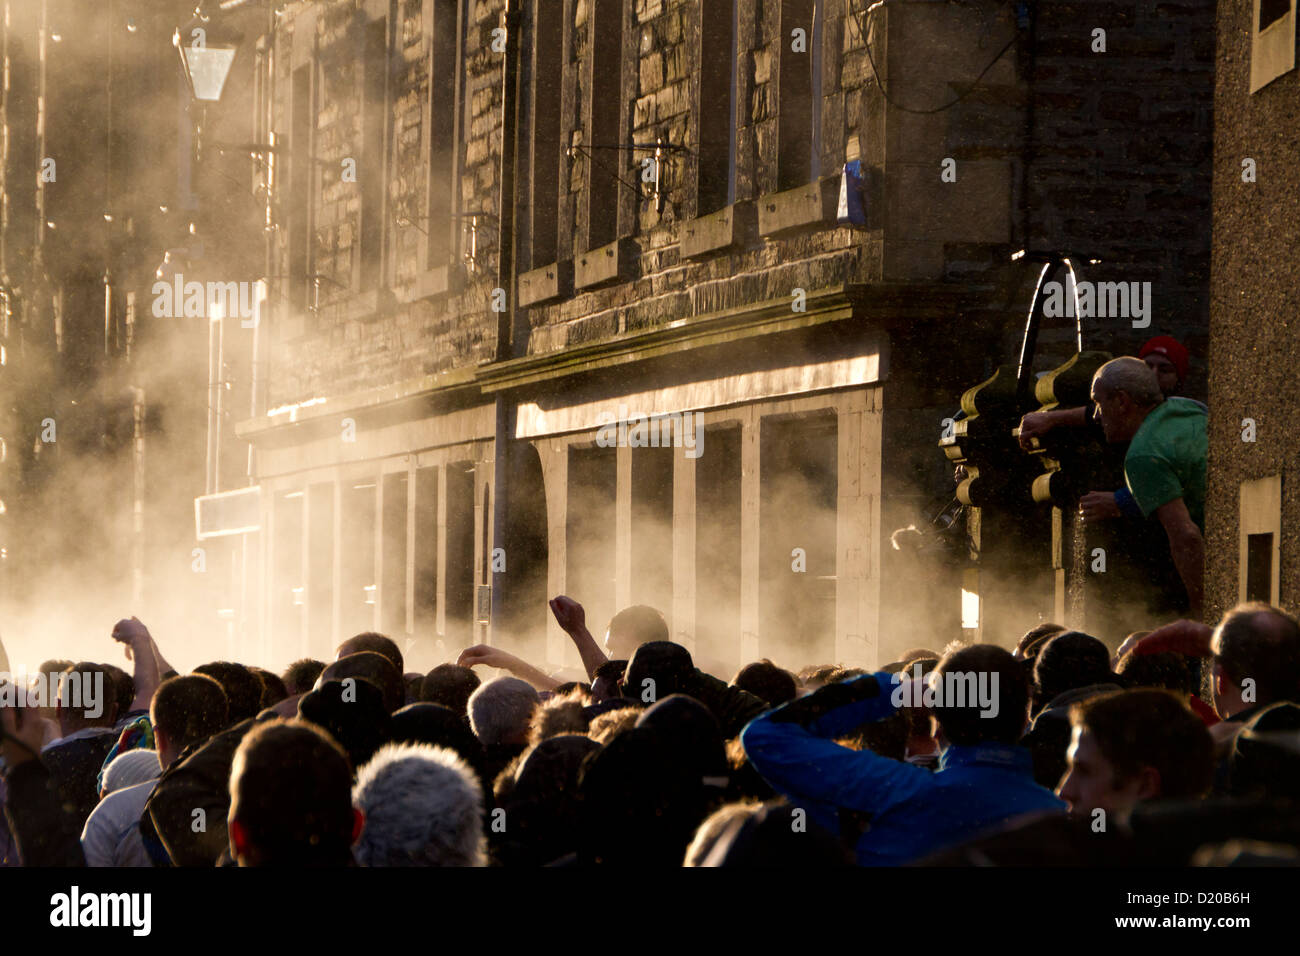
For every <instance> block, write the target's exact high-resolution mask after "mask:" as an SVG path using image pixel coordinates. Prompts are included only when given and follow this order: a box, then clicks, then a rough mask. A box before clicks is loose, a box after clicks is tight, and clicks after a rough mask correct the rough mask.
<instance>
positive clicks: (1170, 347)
mask: <svg viewBox="0 0 1300 956" xmlns="http://www.w3.org/2000/svg"><path fill="white" fill-rule="evenodd" d="M1153 352H1154V353H1155V354H1157V355H1163V356H1164V357H1165V358H1167V359H1169V361H1171V362H1173V363H1174V368H1176V369H1178V381H1180V382H1182V381H1186V379H1187V368H1188V355H1187V349H1186V348H1184V347H1183V346H1182V344H1181V343H1180V342H1179V341H1178V340H1177V339H1174V338H1171V337H1170V336H1168V335H1157V336H1156V337H1155V338H1154V339H1151V341H1149V342H1147V344H1146V345H1144V346H1142V351H1140V352H1138V358H1141V359H1144V358H1146V357H1147V356H1148V355H1150V354H1151V353H1153Z"/></svg>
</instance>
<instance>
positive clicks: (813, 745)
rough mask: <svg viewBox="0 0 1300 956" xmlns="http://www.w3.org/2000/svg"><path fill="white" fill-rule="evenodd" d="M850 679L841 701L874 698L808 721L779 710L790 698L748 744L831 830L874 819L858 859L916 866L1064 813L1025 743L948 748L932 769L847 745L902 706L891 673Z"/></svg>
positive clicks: (778, 782) (764, 770)
mask: <svg viewBox="0 0 1300 956" xmlns="http://www.w3.org/2000/svg"><path fill="white" fill-rule="evenodd" d="M866 681H875V682H876V683H877V684H878V685H879V693H875V694H870V690H871V689H870V688H866V687H863V686H860V685H862V684H863V682H866ZM843 683H844V684H845V685H848V686H846V687H844V692H843V693H841V695H840V698H841V699H846V698H850V697H856V696H859V695H861V693H862V692H863V691H866V692H867V693H868V694H870V696H862V697H861V698H860V699H850V700H848V702H847V703H842V704H840V705H839V706H833V707H832V708H831V709H829V710H825V712H823V713H820V714H819V715H815V716H812V719H809V720H805V721H803V722H800V721H798V720H793V721H792V720H790V716H789V714H786V715H785V716H784V717H783V716H782V712H783V711H786V710H787V708H791V707H798V706H799V705H800V701H799V700H796V701H792V702H790V703H789V704H785V705H784V706H782V707H780V708H777V709H776V710H773V711H769V712H768V713H766V714H764V715H763V716H761V717H758V718H757V719H755V720H753V721H751V722H750V724H749V725H748V726H747V727H745V730H744V732H743V733H742V734H741V742H742V743H743V744H744V746H745V753H746V754H747V755H748V757H749V760H750V762H751V763H752V764H753V765H754V767H755V768H756V769H757V770H758V772H759V773H760V774H761V775H762V776H763V778H764V779H765V780H767V782H768V783H770V784H771V785H772V786H773V787H774V788H775V789H776V790H778V791H779V792H781V793H783V794H785V795H786V796H788V797H789V798H790V801H791V803H792V804H794V805H795V806H799V807H802V808H804V809H805V810H806V811H807V812H808V816H809V817H810V818H811V819H812V820H813V821H814V822H816V823H817V824H819V825H820V826H822V827H824V828H826V829H828V830H829V831H830V832H831V833H835V834H838V833H839V832H840V821H839V814H840V811H841V810H852V811H857V812H858V813H862V814H867V815H869V817H870V823H869V827H868V829H867V832H866V833H865V834H864V835H863V836H862V838H861V839H860V840H859V841H858V843H857V858H858V863H859V864H861V865H863V866H896V865H900V864H903V863H909V862H912V861H913V860H917V859H920V858H921V857H923V856H926V855H927V854H930V853H933V852H935V851H938V850H942V849H944V848H946V847H950V846H953V845H955V844H958V843H962V842H964V841H966V840H968V839H970V838H972V837H974V836H976V835H977V834H979V833H980V832H981V831H984V830H987V829H990V828H996V827H998V826H1001V825H1003V824H1005V823H1007V822H1008V821H1010V820H1012V819H1014V818H1016V817H1018V816H1021V815H1024V814H1030V813H1037V812H1041V811H1063V810H1064V809H1065V804H1064V803H1063V802H1062V801H1061V800H1059V799H1057V797H1056V795H1055V794H1053V793H1052V792H1051V791H1050V790H1047V789H1045V788H1044V787H1040V786H1039V785H1038V784H1037V783H1035V782H1034V776H1033V761H1032V758H1031V756H1030V753H1029V751H1028V750H1026V749H1025V748H1024V747H1018V746H1011V745H1005V744H992V743H988V744H979V745H976V746H973V747H958V746H949V747H948V749H947V750H945V751H944V753H943V757H942V759H941V760H940V763H939V770H938V771H935V772H931V771H929V770H926V769H923V768H921V767H916V766H913V765H911V764H906V763H901V762H900V761H897V760H891V759H890V758H888V757H881V756H879V755H878V754H874V753H871V752H870V751H859V750H851V749H849V748H848V747H841V746H840V745H839V744H837V743H835V741H834V740H833V739H832V738H835V737H839V736H842V735H844V734H847V733H849V732H851V731H852V730H853V729H854V728H856V727H858V726H859V725H861V724H864V723H868V722H870V721H874V720H882V719H884V718H886V717H888V716H890V715H891V714H893V713H894V712H895V707H894V702H893V699H892V698H893V691H894V688H895V687H896V686H897V685H896V684H895V683H894V679H893V675H891V674H888V673H884V672H882V673H879V674H866V675H864V676H862V677H856V678H853V679H852V680H850V681H845V682H843ZM854 685H859V686H856V687H855V686H854ZM832 686H833V685H832ZM855 689H856V691H857V692H858V693H857V694H853V690H855ZM818 693H819V694H820V693H821V692H820V691H819V692H818ZM802 700H803V701H808V700H809V698H802ZM810 713H811V712H810Z"/></svg>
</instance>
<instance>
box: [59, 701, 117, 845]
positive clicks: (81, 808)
mask: <svg viewBox="0 0 1300 956" xmlns="http://www.w3.org/2000/svg"><path fill="white" fill-rule="evenodd" d="M103 731H104V732H103V733H96V734H94V735H92V736H88V737H80V738H77V739H75V740H68V741H58V742H56V743H54V744H51V745H50V746H49V747H46V748H45V749H44V750H43V751H41V763H43V764H44V765H45V767H46V768H47V769H48V770H49V772H50V778H51V780H52V781H53V783H54V787H55V789H56V790H57V792H58V794H59V799H60V801H61V802H62V803H63V805H64V808H65V809H66V810H67V811H68V812H69V813H71V814H73V815H74V816H75V817H76V818H77V819H78V820H79V821H80V823H79V824H78V827H77V832H78V833H80V832H81V827H82V826H84V825H85V823H86V818H87V817H88V816H90V811H92V810H94V809H95V806H96V804H98V803H99V791H98V790H96V788H95V787H96V781H98V779H99V771H100V769H101V768H102V767H103V766H104V758H106V757H107V756H108V753H109V751H110V750H112V749H113V744H115V743H117V734H116V733H115V732H114V730H113V728H112V727H106V728H103Z"/></svg>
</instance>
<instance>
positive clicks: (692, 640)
mask: <svg viewBox="0 0 1300 956" xmlns="http://www.w3.org/2000/svg"><path fill="white" fill-rule="evenodd" d="M694 424H695V423H694V422H693V423H692V425H694ZM695 461H696V459H694V458H688V457H687V456H686V449H685V448H674V449H673V628H674V632H673V634H672V639H673V640H674V641H676V642H677V643H679V644H682V645H684V646H685V647H687V648H689V649H690V650H691V652H692V653H694V651H695V647H696V634H695V595H696V588H695V575H696V573H697V570H696V567H695ZM706 570H707V569H706Z"/></svg>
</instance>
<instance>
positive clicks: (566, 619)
mask: <svg viewBox="0 0 1300 956" xmlns="http://www.w3.org/2000/svg"><path fill="white" fill-rule="evenodd" d="M548 603H549V604H550V606H551V613H552V614H554V615H555V623H556V624H558V625H560V629H561V630H563V631H564V633H565V634H568V635H569V640H571V641H573V646H574V647H576V648H577V649H578V657H579V658H581V659H582V666H583V668H584V669H585V670H586V671H587V680H595V679H596V669H597V668H598V667H600V665H601V664H604V663H605V662H606V661H607V660H608V659H609V658H607V657H606V656H605V652H604V651H602V650H601V649H600V645H599V644H597V643H596V639H595V638H594V637H592V636H591V631H589V630H587V612H586V611H585V610H583V607H582V605H581V604H579V603H578V602H577V601H575V600H574V599H573V598H571V597H565V596H564V595H563V594H561V595H560V596H559V597H556V598H551V600H550V601H549V602H548Z"/></svg>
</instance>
